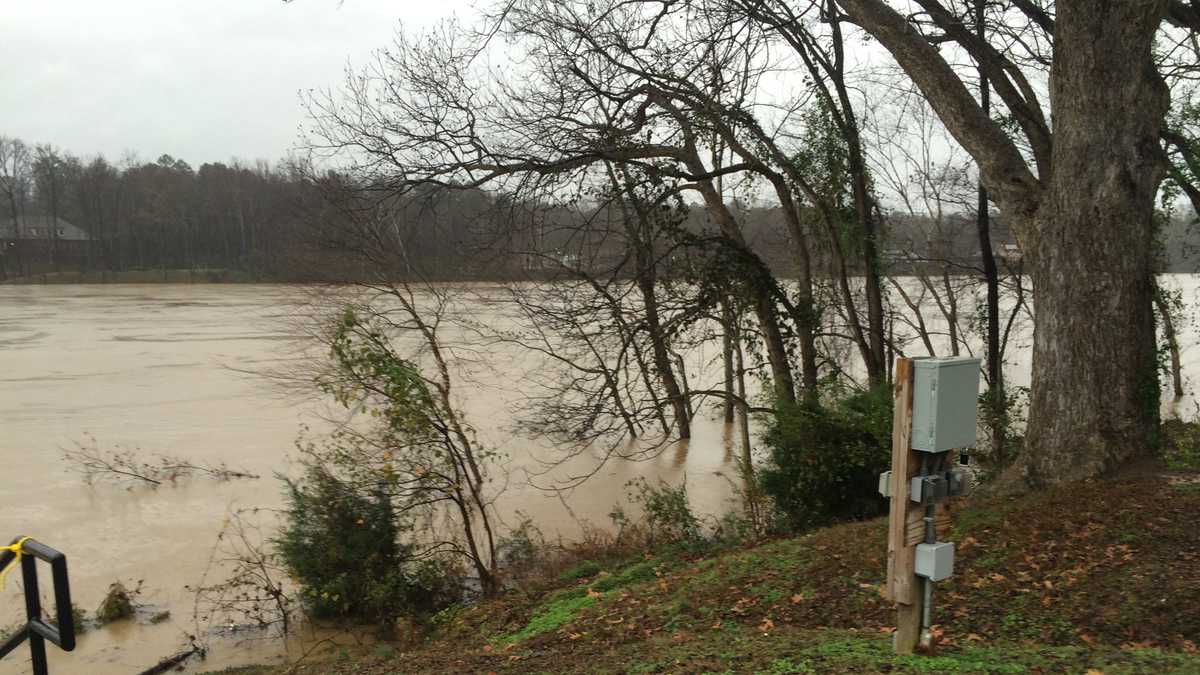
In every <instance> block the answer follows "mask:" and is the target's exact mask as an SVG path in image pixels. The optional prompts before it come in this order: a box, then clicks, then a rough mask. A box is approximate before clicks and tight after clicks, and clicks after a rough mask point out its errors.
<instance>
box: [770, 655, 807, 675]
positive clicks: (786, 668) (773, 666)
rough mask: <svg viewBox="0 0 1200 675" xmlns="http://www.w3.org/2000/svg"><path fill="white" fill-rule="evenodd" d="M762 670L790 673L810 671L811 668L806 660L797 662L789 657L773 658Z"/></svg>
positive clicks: (782, 673)
mask: <svg viewBox="0 0 1200 675" xmlns="http://www.w3.org/2000/svg"><path fill="white" fill-rule="evenodd" d="M764 672H767V673H771V674H772V675H790V674H791V673H811V672H813V669H812V666H811V665H809V664H808V662H807V661H801V662H799V663H797V662H795V661H793V660H791V659H788V658H783V659H775V660H774V661H772V662H770V663H768V664H767V669H766V671H764Z"/></svg>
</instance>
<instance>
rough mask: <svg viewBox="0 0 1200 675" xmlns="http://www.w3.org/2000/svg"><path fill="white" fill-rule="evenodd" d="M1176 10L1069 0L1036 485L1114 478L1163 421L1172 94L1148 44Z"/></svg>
mask: <svg viewBox="0 0 1200 675" xmlns="http://www.w3.org/2000/svg"><path fill="white" fill-rule="evenodd" d="M1164 7H1165V3H1164V2H1161V1H1158V2H1148V1H1146V0H1110V1H1109V2H1105V3H1092V2H1082V1H1080V0H1075V1H1073V2H1067V1H1063V2H1059V3H1058V5H1057V9H1058V16H1057V25H1056V30H1055V36H1054V61H1053V64H1054V65H1053V68H1052V70H1051V77H1050V89H1051V101H1052V106H1053V110H1054V145H1053V151H1052V152H1053V154H1052V166H1053V175H1052V176H1049V177H1046V176H1043V177H1042V180H1043V181H1044V184H1045V185H1046V187H1047V189H1046V192H1045V194H1044V195H1043V197H1042V200H1041V204H1040V206H1039V208H1038V213H1037V216H1036V223H1035V225H1036V227H1035V229H1034V236H1033V237H1032V241H1031V242H1026V246H1027V247H1028V246H1029V244H1032V254H1033V260H1032V262H1033V265H1034V268H1033V271H1034V293H1035V299H1034V304H1035V306H1036V308H1037V315H1036V318H1035V325H1034V348H1033V383H1032V385H1033V386H1032V389H1033V392H1032V403H1031V406H1030V419H1029V428H1028V435H1027V438H1026V451H1025V456H1024V461H1023V464H1024V468H1025V469H1026V471H1027V473H1026V475H1027V477H1028V479H1029V480H1030V482H1031V484H1033V485H1039V484H1045V483H1054V482H1060V481H1065V480H1072V479H1077V478H1084V477H1089V476H1094V475H1097V474H1100V473H1104V472H1106V471H1109V470H1111V469H1113V468H1115V467H1117V466H1119V465H1120V464H1121V463H1122V462H1124V461H1126V460H1128V459H1130V458H1131V457H1133V456H1135V455H1138V454H1142V453H1145V452H1146V451H1147V450H1149V449H1150V448H1151V446H1152V444H1153V438H1154V434H1155V432H1156V429H1157V423H1158V406H1159V402H1158V400H1159V397H1158V391H1159V389H1158V379H1157V369H1156V367H1155V334H1154V313H1153V300H1154V283H1153V279H1152V276H1151V275H1152V274H1153V268H1152V264H1151V263H1152V235H1153V225H1152V219H1153V214H1154V198H1155V194H1156V192H1157V189H1158V185H1159V182H1160V181H1161V179H1162V176H1163V172H1164V168H1165V167H1164V163H1163V158H1162V153H1161V150H1160V146H1159V140H1158V139H1159V132H1160V128H1161V125H1162V120H1163V116H1164V114H1165V113H1166V110H1167V90H1166V87H1165V86H1164V84H1163V83H1162V80H1161V79H1160V78H1159V76H1158V74H1157V72H1156V71H1155V69H1154V65H1153V63H1152V60H1151V54H1150V47H1151V42H1152V40H1153V38H1154V34H1155V32H1156V30H1157V28H1158V25H1159V21H1160V19H1161V17H1162V15H1163V11H1164Z"/></svg>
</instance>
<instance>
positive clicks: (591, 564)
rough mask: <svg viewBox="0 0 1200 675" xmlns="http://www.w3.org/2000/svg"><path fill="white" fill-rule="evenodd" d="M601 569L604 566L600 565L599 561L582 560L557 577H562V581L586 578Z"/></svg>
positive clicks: (594, 574)
mask: <svg viewBox="0 0 1200 675" xmlns="http://www.w3.org/2000/svg"><path fill="white" fill-rule="evenodd" d="M603 569H604V568H603V567H601V566H600V563H598V562H596V561H595V560H584V561H583V562H581V563H579V564H578V565H576V566H574V567H572V568H571V569H569V570H566V571H565V572H563V573H562V574H560V575H558V578H559V579H562V580H563V581H570V580H572V579H586V578H588V577H594V576H596V575H597V574H599V573H600V572H601V571H603Z"/></svg>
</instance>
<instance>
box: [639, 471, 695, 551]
mask: <svg viewBox="0 0 1200 675" xmlns="http://www.w3.org/2000/svg"><path fill="white" fill-rule="evenodd" d="M627 487H628V489H629V501H631V502H634V503H636V504H638V505H640V506H641V507H642V514H643V518H644V520H645V526H646V534H647V536H648V538H649V540H650V541H649V543H650V545H651V546H662V545H675V544H683V545H695V544H701V543H704V530H703V527H702V525H701V522H700V519H699V518H698V517H697V516H696V514H695V513H694V512H693V511H692V504H691V501H690V500H688V494H687V484H686V483H680V484H679V485H678V486H672V485H670V484H668V483H666V482H664V481H662V480H660V481H659V482H658V484H657V485H651V484H650V483H648V482H647V481H646V479H644V478H638V479H635V480H632V481H630V482H629V483H628V484H627Z"/></svg>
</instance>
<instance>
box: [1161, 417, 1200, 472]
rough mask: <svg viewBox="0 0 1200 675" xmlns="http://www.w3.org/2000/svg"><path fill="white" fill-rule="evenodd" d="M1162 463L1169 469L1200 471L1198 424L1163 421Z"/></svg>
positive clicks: (1199, 430)
mask: <svg viewBox="0 0 1200 675" xmlns="http://www.w3.org/2000/svg"><path fill="white" fill-rule="evenodd" d="M1162 437H1163V443H1162V446H1161V449H1160V451H1161V452H1162V458H1163V461H1164V462H1165V463H1166V465H1167V466H1168V467H1169V468H1171V469H1176V470H1187V469H1200V422H1195V421H1193V422H1184V421H1182V420H1165V421H1163V423H1162Z"/></svg>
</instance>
